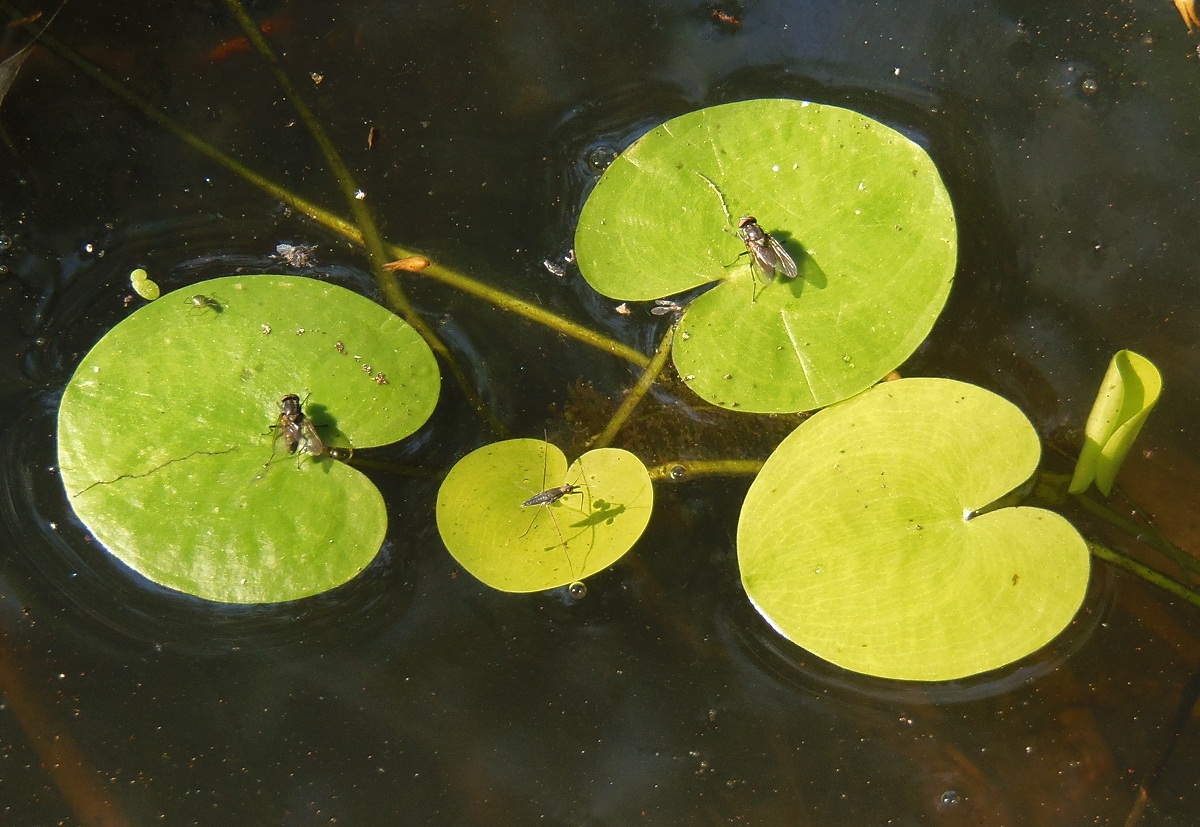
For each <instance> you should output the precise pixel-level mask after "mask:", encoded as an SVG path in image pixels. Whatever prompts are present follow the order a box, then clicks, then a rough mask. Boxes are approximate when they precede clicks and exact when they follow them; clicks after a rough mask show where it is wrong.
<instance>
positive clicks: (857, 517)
mask: <svg viewBox="0 0 1200 827" xmlns="http://www.w3.org/2000/svg"><path fill="white" fill-rule="evenodd" d="M1039 454H1040V446H1039V443H1038V438H1037V434H1036V433H1035V432H1034V430H1033V427H1032V426H1031V425H1030V424H1029V421H1028V420H1027V419H1026V418H1025V417H1024V415H1023V414H1022V413H1021V412H1020V411H1019V410H1017V408H1015V407H1014V406H1013V405H1011V404H1010V403H1008V402H1006V401H1005V400H1003V399H1001V398H1000V397H998V396H995V395H994V394H992V393H989V392H987V391H985V390H983V389H981V388H977V387H975V386H973V385H966V384H963V383H960V382H953V381H950V380H944V379H904V380H900V381H896V382H886V383H884V384H882V385H879V386H878V387H876V388H873V389H871V390H869V391H867V392H866V393H863V394H862V395H860V396H858V397H855V398H854V399H851V400H848V401H846V402H843V403H842V404H840V405H836V406H834V407H832V408H828V409H826V410H824V411H821V412H819V413H817V414H816V415H814V416H813V417H812V418H811V419H809V420H808V421H807V422H805V423H804V424H803V425H801V426H800V427H799V428H797V429H796V430H795V431H794V432H793V433H792V434H790V435H789V436H788V437H787V438H786V439H785V440H784V441H783V442H782V443H780V445H779V447H778V448H777V449H776V451H775V452H774V454H772V455H771V457H770V459H768V460H767V462H766V464H765V465H764V466H763V469H762V471H761V472H760V473H759V475H758V477H757V478H756V479H755V481H754V483H753V485H751V487H750V491H749V493H748V494H747V496H746V501H745V503H744V505H743V507H742V514H741V519H740V521H739V524H738V556H739V560H740V564H741V572H742V583H743V585H744V587H745V589H746V593H747V594H748V595H749V597H750V600H751V601H752V602H753V603H754V605H755V607H756V608H757V609H758V611H759V612H760V613H762V615H763V616H764V617H765V618H766V619H767V620H768V621H769V622H770V623H771V624H772V625H773V626H774V627H775V628H776V629H777V630H779V632H780V633H781V634H783V635H784V636H785V637H787V638H788V639H790V640H792V641H794V642H795V643H797V644H799V645H800V646H802V647H804V648H805V649H808V650H809V651H811V652H813V653H814V654H816V655H818V656H820V657H822V658H824V659H825V660H828V661H831V662H833V663H835V664H837V665H839V666H842V667H844V668H846V669H852V670H854V671H856V672H862V673H866V674H870V675H877V676H880V677H885V678H896V679H902V680H920V681H938V680H952V679H955V678H962V677H965V676H967V675H973V674H977V673H979V672H985V671H988V670H991V669H996V668H998V667H1001V666H1004V665H1005V664H1008V663H1011V662H1012V661H1015V660H1017V659H1018V658H1021V657H1023V656H1025V655H1028V654H1030V653H1031V652H1034V651H1036V650H1037V649H1039V648H1040V647H1042V646H1043V645H1045V644H1046V643H1047V642H1049V641H1050V640H1051V639H1052V638H1053V637H1054V636H1055V635H1057V634H1058V633H1059V632H1060V631H1061V630H1062V629H1063V628H1064V627H1065V626H1066V625H1067V624H1068V623H1069V622H1070V620H1071V618H1072V617H1073V616H1074V614H1075V612H1076V611H1077V610H1078V608H1079V606H1080V604H1081V602H1082V600H1083V596H1084V592H1085V590H1086V588H1087V582H1088V574H1089V570H1090V560H1089V557H1088V552H1087V547H1086V544H1085V543H1084V541H1083V538H1082V537H1080V536H1079V534H1078V532H1076V530H1075V529H1074V528H1073V527H1072V526H1071V525H1070V523H1068V522H1067V521H1066V520H1064V519H1063V518H1062V517H1060V516H1059V515H1057V514H1055V513H1053V512H1049V511H1044V510H1042V509H1037V508H1028V507H1008V508H996V509H995V510H990V511H986V512H985V513H981V514H978V512H979V511H981V510H982V509H984V508H985V507H986V506H989V505H991V504H993V503H995V502H996V501H997V500H998V499H999V498H1000V497H1002V496H1003V495H1005V494H1006V493H1008V492H1010V491H1012V490H1013V489H1014V488H1016V487H1017V486H1019V485H1021V483H1023V482H1024V481H1025V480H1027V479H1028V478H1029V477H1030V475H1031V474H1033V472H1034V470H1035V469H1036V467H1037V464H1038V458H1039ZM976 514H977V516H973V515H976Z"/></svg>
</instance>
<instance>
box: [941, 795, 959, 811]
mask: <svg viewBox="0 0 1200 827" xmlns="http://www.w3.org/2000/svg"><path fill="white" fill-rule="evenodd" d="M960 800H961V798H960V796H959V794H958V791H957V790H946V792H944V793H942V797H941V798H939V799H938V809H939V810H941V809H947V808H950V807H956V806H958V802H959V801H960Z"/></svg>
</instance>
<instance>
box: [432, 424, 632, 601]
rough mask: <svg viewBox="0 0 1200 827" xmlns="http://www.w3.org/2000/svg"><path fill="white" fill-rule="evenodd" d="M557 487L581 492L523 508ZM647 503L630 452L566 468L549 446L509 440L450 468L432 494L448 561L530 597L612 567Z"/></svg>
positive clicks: (602, 453) (597, 454)
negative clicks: (449, 557)
mask: <svg viewBox="0 0 1200 827" xmlns="http://www.w3.org/2000/svg"><path fill="white" fill-rule="evenodd" d="M563 486H577V487H578V490H577V491H574V492H573V493H566V494H563V495H562V496H560V497H558V498H557V499H553V501H552V502H548V503H544V504H537V503H534V504H531V505H525V503H527V502H528V501H529V500H530V498H532V497H535V495H537V494H541V493H543V492H546V491H548V490H550V489H556V488H558V489H560V490H561V488H562V487H563ZM542 499H543V500H548V499H552V497H548V496H547V497H543V498H542ZM653 505H654V487H653V485H652V484H651V482H650V475H649V474H648V473H647V471H646V466H644V465H642V463H641V461H640V460H639V459H638V458H637V457H635V456H634V455H633V454H631V453H629V452H628V451H622V450H620V449H618V448H600V449H597V450H594V451H588V452H587V453H586V454H584V455H583V456H581V457H580V458H579V459H577V460H575V462H573V463H572V464H571V467H570V468H568V467H567V459H566V457H565V456H563V453H562V451H560V450H559V449H558V448H556V447H555V446H553V445H550V444H549V443H546V442H542V441H541V440H536V439H510V440H507V441H505V442H497V443H493V444H492V445H485V446H484V447H482V448H479V449H477V450H475V451H472V452H471V453H470V454H467V456H465V457H463V458H462V459H461V460H459V461H458V463H457V464H456V465H455V466H454V467H453V468H452V469H450V473H449V474H448V475H447V476H446V479H445V481H444V482H443V483H442V487H441V489H440V490H439V491H438V500H437V524H438V531H439V532H440V533H441V535H442V541H443V542H444V543H445V544H446V548H447V549H449V550H450V553H451V554H452V555H454V559H455V560H457V561H458V562H459V563H461V564H462V566H463V568H465V569H466V570H467V571H469V572H471V574H473V575H474V576H475V577H477V578H478V579H479V580H481V581H483V582H484V583H486V584H487V585H489V586H491V587H492V588H495V589H500V590H501V591H506V592H536V591H543V590H545V589H553V588H557V587H559V586H565V585H567V584H569V583H573V582H575V581H577V580H582V579H584V578H585V577H588V576H590V575H593V574H595V573H596V572H598V571H602V570H603V569H606V568H608V567H609V566H611V565H612V564H613V563H614V562H616V561H617V560H618V559H619V558H620V557H621V555H623V554H624V553H625V552H627V551H628V550H629V549H630V548H631V547H632V546H633V544H634V543H635V542H637V539H638V537H640V536H642V532H643V531H644V530H645V529H646V523H647V522H649V520H650V510H651V508H652V507H653Z"/></svg>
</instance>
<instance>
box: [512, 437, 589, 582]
mask: <svg viewBox="0 0 1200 827" xmlns="http://www.w3.org/2000/svg"><path fill="white" fill-rule="evenodd" d="M546 465H547V463H546V457H545V454H543V456H542V486H543V490H542V491H539V492H538V493H537V494H534V495H533V496H532V497H530V498H529V499H527V500H525V502H523V503H521V508H535V507H539V506H541V507H545V509H546V513H548V514H549V515H550V522H551V523H553V524H554V532H555V533H556V534H557V535H558V539H559V541H560V542H561V543H562V547H563V548H564V549H565V548H566V547H567V540H566V538H565V537H563V533H562V529H561V528H559V526H558V518H557V517H555V516H554V510H553V508H552V506H553V505H554V504H555V503H556V502H558V501H559V500H561V499H562V498H563V497H568V496H570V495H571V494H582V493H583V487H582V486H580V485H578V484H576V483H570V482H567V483H563V484H562V485H559V486H555V487H553V488H545V485H546ZM538 516H539V515H538V514H534V515H533V519H532V520H530V522H529V527H528V528H526V529H525V531H524V532H523V533H522V534H521V536H522V537H525V536H526V535H528V534H529V532H531V531H533V526H534V525H535V524H536V523H537V519H538ZM568 560H569V558H568Z"/></svg>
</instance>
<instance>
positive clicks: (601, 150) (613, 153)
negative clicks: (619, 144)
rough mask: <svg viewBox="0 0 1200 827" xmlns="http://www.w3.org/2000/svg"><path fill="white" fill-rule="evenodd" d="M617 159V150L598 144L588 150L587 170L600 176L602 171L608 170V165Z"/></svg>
mask: <svg viewBox="0 0 1200 827" xmlns="http://www.w3.org/2000/svg"><path fill="white" fill-rule="evenodd" d="M616 159H617V150H616V149H614V148H613V147H611V146H609V145H608V144H600V145H599V146H594V147H592V148H591V149H589V150H588V153H587V165H588V169H590V170H591V171H592V172H594V173H596V174H597V175H600V174H601V173H603V172H604V170H606V169H608V167H609V165H610V164H611V163H612V162H613V161H615V160H616Z"/></svg>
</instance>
